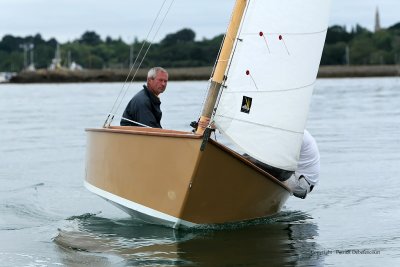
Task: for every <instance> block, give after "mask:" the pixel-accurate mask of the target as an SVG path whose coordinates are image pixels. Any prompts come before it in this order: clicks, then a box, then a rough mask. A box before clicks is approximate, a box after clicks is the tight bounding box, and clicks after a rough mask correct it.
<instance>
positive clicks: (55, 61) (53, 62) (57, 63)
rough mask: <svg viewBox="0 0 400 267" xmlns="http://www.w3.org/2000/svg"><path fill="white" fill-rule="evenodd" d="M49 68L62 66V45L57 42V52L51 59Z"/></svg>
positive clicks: (55, 68) (58, 68) (57, 68)
mask: <svg viewBox="0 0 400 267" xmlns="http://www.w3.org/2000/svg"><path fill="white" fill-rule="evenodd" d="M48 69H49V70H60V69H62V67H61V52H60V45H59V44H57V47H56V52H55V55H54V58H53V59H52V60H51V64H50V66H49V68H48Z"/></svg>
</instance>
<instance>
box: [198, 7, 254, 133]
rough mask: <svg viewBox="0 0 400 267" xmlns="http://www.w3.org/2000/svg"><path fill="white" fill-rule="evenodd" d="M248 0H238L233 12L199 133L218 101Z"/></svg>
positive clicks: (201, 118) (209, 90)
mask: <svg viewBox="0 0 400 267" xmlns="http://www.w3.org/2000/svg"><path fill="white" fill-rule="evenodd" d="M247 1H248V0H236V4H235V8H234V10H233V13H232V18H231V21H230V23H229V27H228V30H227V32H226V36H225V40H224V44H223V45H222V49H221V53H220V55H219V57H218V60H217V64H216V66H215V71H214V75H213V77H212V79H211V84H210V88H209V89H208V95H207V100H206V102H205V104H204V107H203V111H202V113H201V117H200V121H199V122H200V123H199V126H198V128H197V131H196V133H197V134H203V133H204V130H205V128H204V127H203V126H202V125H206V124H208V122H209V120H210V118H211V115H212V113H213V109H214V106H215V103H216V101H217V98H218V95H219V91H220V89H221V86H222V83H223V82H224V79H225V77H224V76H225V72H226V69H227V67H228V63H229V59H230V56H231V54H232V50H233V46H234V44H235V40H236V36H237V34H238V31H239V27H240V22H241V21H242V17H243V14H244V10H245V9H246V4H247Z"/></svg>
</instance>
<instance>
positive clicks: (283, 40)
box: [279, 35, 290, 55]
mask: <svg viewBox="0 0 400 267" xmlns="http://www.w3.org/2000/svg"><path fill="white" fill-rule="evenodd" d="M279 40H281V41H282V42H283V45H284V46H285V49H286V52H287V53H288V55H290V53H289V49H288V47H287V45H286V42H285V39H283V36H282V35H279Z"/></svg>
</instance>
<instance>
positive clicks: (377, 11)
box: [375, 7, 382, 32]
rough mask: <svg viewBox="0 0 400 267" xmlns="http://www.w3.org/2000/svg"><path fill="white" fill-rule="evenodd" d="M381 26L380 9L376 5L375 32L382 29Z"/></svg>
mask: <svg viewBox="0 0 400 267" xmlns="http://www.w3.org/2000/svg"><path fill="white" fill-rule="evenodd" d="M381 29H382V28H381V19H380V16H379V9H378V7H376V11H375V32H378V31H380V30H381Z"/></svg>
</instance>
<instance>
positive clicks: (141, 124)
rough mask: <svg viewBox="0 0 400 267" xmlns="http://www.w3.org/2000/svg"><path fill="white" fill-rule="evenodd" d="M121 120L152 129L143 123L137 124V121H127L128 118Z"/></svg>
mask: <svg viewBox="0 0 400 267" xmlns="http://www.w3.org/2000/svg"><path fill="white" fill-rule="evenodd" d="M121 119H122V120H124V121H129V122H132V123H135V124H138V125H140V126H143V127H146V128H152V127H150V126H148V125H146V124H143V123H140V122H137V121H133V120H130V119H127V118H124V117H121Z"/></svg>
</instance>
